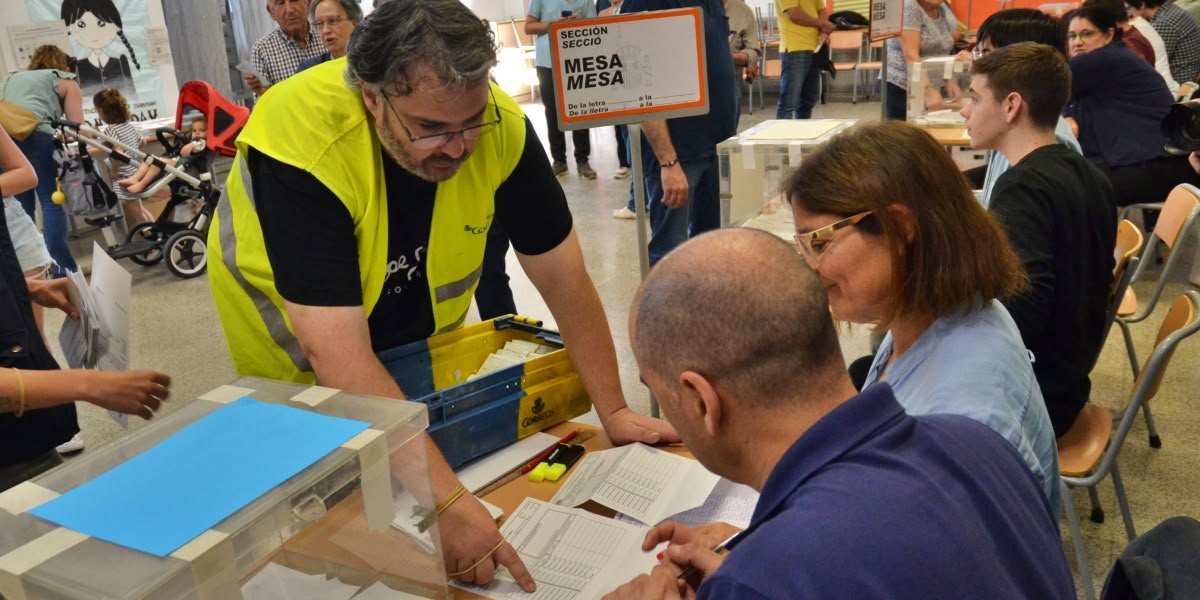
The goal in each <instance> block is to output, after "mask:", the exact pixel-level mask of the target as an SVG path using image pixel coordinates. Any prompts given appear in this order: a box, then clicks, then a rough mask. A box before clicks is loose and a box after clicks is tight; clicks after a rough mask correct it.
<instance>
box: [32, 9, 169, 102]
mask: <svg viewBox="0 0 1200 600" xmlns="http://www.w3.org/2000/svg"><path fill="white" fill-rule="evenodd" d="M25 6H26V8H27V9H28V10H29V20H30V22H32V23H34V24H37V23H45V22H53V21H57V22H59V23H62V24H64V25H65V26H66V28H67V38H68V39H69V40H70V45H71V54H72V55H73V56H75V58H76V60H78V63H77V65H76V75H77V76H78V78H79V87H80V89H81V90H82V91H83V112H84V116H85V117H86V118H87V120H88V121H91V122H93V123H96V124H98V123H99V117H98V115H97V114H96V112H95V110H94V109H93V108H92V97H93V96H94V95H95V94H96V92H98V91H100V90H102V89H104V88H110V87H111V88H116V89H117V90H119V91H120V92H121V94H122V95H123V96H125V99H126V100H127V101H128V102H129V112H130V115H131V116H132V117H133V120H134V121H147V120H151V119H157V118H159V117H163V116H168V115H171V114H173V112H174V107H173V106H171V107H168V106H163V91H162V90H163V87H162V80H161V77H160V75H159V71H158V66H157V64H155V63H156V62H157V61H153V60H151V53H150V51H149V50H148V42H147V30H148V29H151V27H150V13H149V9H148V7H147V0H25Z"/></svg>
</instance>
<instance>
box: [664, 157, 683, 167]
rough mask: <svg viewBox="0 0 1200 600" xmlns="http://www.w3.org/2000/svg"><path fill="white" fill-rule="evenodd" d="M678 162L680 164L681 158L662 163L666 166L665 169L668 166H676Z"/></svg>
mask: <svg viewBox="0 0 1200 600" xmlns="http://www.w3.org/2000/svg"><path fill="white" fill-rule="evenodd" d="M677 164H679V159H678V158H676V159H675V160H672V161H670V162H665V163H662V168H664V169H665V168H667V167H673V166H675V165H677Z"/></svg>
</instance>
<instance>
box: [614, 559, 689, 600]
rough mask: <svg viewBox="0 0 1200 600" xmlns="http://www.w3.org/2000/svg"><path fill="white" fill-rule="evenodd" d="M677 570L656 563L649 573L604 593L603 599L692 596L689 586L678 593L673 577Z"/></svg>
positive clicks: (668, 599)
mask: <svg viewBox="0 0 1200 600" xmlns="http://www.w3.org/2000/svg"><path fill="white" fill-rule="evenodd" d="M678 574H679V570H678V569H675V568H672V567H669V566H667V565H658V566H657V567H654V570H653V571H650V574H649V575H638V576H637V578H636V579H634V580H633V581H630V582H629V583H626V584H625V585H623V586H621V587H619V588H617V589H615V590H613V591H611V592H609V593H608V594H605V596H604V600H676V599H682V598H685V597H687V598H694V597H695V593H693V592H691V588H685V590H686V592H685V593H688V595H687V596H684V595H683V594H681V593H680V589H679V588H680V582H679V580H677V579H676V578H675V576H676V575H678Z"/></svg>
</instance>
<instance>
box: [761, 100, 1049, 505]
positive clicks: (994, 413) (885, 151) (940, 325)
mask: <svg viewBox="0 0 1200 600" xmlns="http://www.w3.org/2000/svg"><path fill="white" fill-rule="evenodd" d="M783 190H784V192H785V193H786V194H787V197H788V200H789V203H790V204H791V206H792V214H793V216H794V217H795V222H796V231H797V234H796V242H797V244H798V245H799V248H800V252H801V254H802V255H803V256H804V258H805V260H806V261H807V262H808V264H809V266H811V267H812V268H813V270H814V271H816V273H817V275H818V276H820V278H821V281H822V282H823V283H824V284H825V289H826V292H827V293H828V294H829V307H830V310H831V311H832V312H833V316H834V317H835V318H837V319H840V320H843V321H848V322H851V323H860V324H870V325H874V326H876V327H878V328H880V329H881V330H886V331H887V335H886V336H885V337H884V339H883V343H882V345H881V346H880V348H879V352H878V353H877V354H876V355H875V358H874V362H873V364H872V365H871V369H870V371H869V373H868V375H867V379H866V384H865V385H864V388H865V387H866V386H868V385H870V384H872V383H874V382H876V381H887V382H888V383H890V384H891V386H892V388H893V390H894V391H895V394H896V398H897V400H899V402H900V404H901V405H903V406H904V408H905V410H906V411H907V412H908V413H909V414H912V415H926V414H957V415H962V416H966V417H969V418H971V419H974V420H976V421H978V422H980V423H983V424H984V425H987V426H988V427H990V428H991V429H992V430H994V431H995V432H996V433H998V434H999V435H1001V436H1002V437H1004V438H1005V439H1007V440H1008V441H1009V442H1011V443H1012V445H1013V447H1014V448H1015V449H1016V450H1017V452H1018V453H1019V454H1020V455H1021V457H1022V458H1023V459H1024V460H1025V463H1026V464H1027V465H1028V466H1029V468H1030V470H1031V471H1032V472H1033V474H1034V475H1035V476H1037V478H1038V480H1039V482H1040V483H1041V484H1042V487H1043V489H1044V491H1045V492H1046V496H1047V498H1048V500H1049V502H1050V507H1051V509H1052V510H1054V511H1055V512H1056V513H1057V510H1058V506H1059V497H1060V493H1059V487H1058V486H1059V482H1058V457H1057V450H1056V447H1055V442H1054V430H1053V428H1052V427H1051V424H1050V417H1049V415H1048V414H1047V412H1046V405H1045V402H1044V401H1043V400H1042V395H1041V392H1040V391H1039V388H1038V383H1037V380H1036V379H1035V378H1034V374H1033V368H1032V367H1031V366H1030V363H1029V356H1028V353H1027V352H1026V350H1025V345H1024V344H1023V343H1022V342H1021V334H1020V332H1019V331H1018V330H1017V326H1016V324H1015V323H1014V322H1013V320H1012V317H1011V316H1009V314H1008V311H1007V310H1005V308H1004V306H1003V305H1002V304H1001V303H1000V302H999V301H998V299H1003V298H1008V297H1012V296H1014V295H1016V294H1018V293H1021V292H1022V291H1023V290H1024V289H1025V288H1026V286H1027V285H1028V281H1027V279H1026V276H1025V273H1024V271H1023V270H1022V268H1021V263H1020V261H1019V260H1018V258H1017V256H1016V254H1015V253H1014V252H1013V250H1012V248H1011V247H1010V246H1009V243H1008V239H1007V237H1006V236H1005V234H1004V232H1003V230H1001V228H1000V226H999V225H998V224H997V223H996V222H995V221H994V220H992V218H991V217H990V216H989V215H988V213H987V211H985V210H984V209H983V207H982V206H980V204H979V203H978V202H976V201H975V199H974V196H973V195H972V193H971V190H970V187H969V186H968V185H967V182H966V179H964V178H963V176H962V174H961V173H960V172H959V171H958V168H957V167H956V166H955V164H954V162H953V161H952V160H951V159H950V156H949V155H948V154H947V153H946V152H945V150H943V149H942V147H941V146H939V145H938V143H937V142H936V141H934V139H933V138H932V137H930V136H929V134H927V133H925V132H924V131H921V130H920V129H917V128H916V127H913V126H911V125H908V124H907V123H902V122H895V121H891V122H885V123H871V124H866V125H859V126H856V127H853V128H851V129H849V130H847V131H846V132H845V133H843V134H841V135H839V136H837V137H835V138H834V139H832V140H830V141H829V142H828V143H827V144H825V146H824V147H822V148H821V150H820V151H818V152H817V153H815V154H814V155H813V156H812V157H811V158H805V160H804V162H803V163H802V164H801V165H800V167H799V168H798V169H796V171H795V172H794V173H793V174H792V175H791V176H790V177H789V178H788V180H787V181H786V182H785V183H784V188H783Z"/></svg>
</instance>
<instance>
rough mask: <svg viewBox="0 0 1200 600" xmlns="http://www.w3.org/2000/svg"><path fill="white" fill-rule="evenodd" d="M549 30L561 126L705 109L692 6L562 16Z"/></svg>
mask: <svg viewBox="0 0 1200 600" xmlns="http://www.w3.org/2000/svg"><path fill="white" fill-rule="evenodd" d="M550 36H551V40H552V42H551V50H552V52H553V56H554V78H555V81H554V87H555V93H556V94H557V95H558V120H559V125H560V127H561V128H562V129H564V130H570V129H580V128H585V127H596V126H599V125H611V124H619V123H632V122H637V121H643V120H646V119H666V118H676V117H684V116H690V115H698V114H704V113H706V112H708V88H707V76H706V73H705V64H704V30H703V16H702V15H701V13H700V9H698V8H687V9H678V10H665V11H654V12H643V13H634V14H628V15H617V16H612V17H602V18H597V19H584V20H570V21H562V22H558V23H554V24H553V25H551V27H550Z"/></svg>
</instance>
